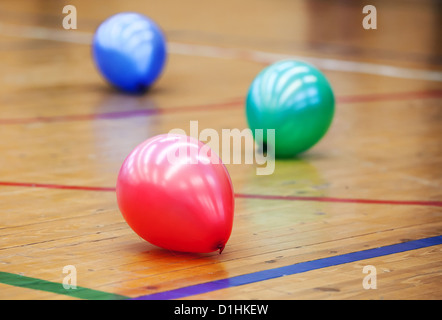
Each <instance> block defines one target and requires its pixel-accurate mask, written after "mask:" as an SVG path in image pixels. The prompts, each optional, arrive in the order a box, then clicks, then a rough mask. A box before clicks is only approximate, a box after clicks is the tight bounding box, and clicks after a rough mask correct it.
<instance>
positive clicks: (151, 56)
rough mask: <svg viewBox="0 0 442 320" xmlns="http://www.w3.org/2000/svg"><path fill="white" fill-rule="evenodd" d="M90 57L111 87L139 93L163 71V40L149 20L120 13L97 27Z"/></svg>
mask: <svg viewBox="0 0 442 320" xmlns="http://www.w3.org/2000/svg"><path fill="white" fill-rule="evenodd" d="M92 55H93V59H94V62H95V65H96V67H97V69H98V70H99V71H100V73H101V75H102V76H103V77H104V78H105V79H106V80H107V81H108V82H109V83H110V84H111V85H113V86H115V87H117V88H118V89H120V90H122V91H125V92H129V93H142V92H145V91H146V90H147V89H148V88H149V87H150V86H151V85H152V84H153V83H154V82H155V81H156V80H157V79H158V78H159V76H160V75H161V73H162V71H163V69H164V66H165V62H166V58H167V49H166V39H165V36H164V34H163V32H162V30H161V28H160V27H159V26H158V25H157V24H156V23H155V22H154V21H153V20H152V19H150V18H149V17H146V16H144V15H142V14H139V13H135V12H122V13H118V14H115V15H113V16H111V17H109V18H108V19H106V20H105V21H104V22H103V23H102V24H101V25H100V26H99V27H98V29H97V30H96V32H95V35H94V38H93V43H92Z"/></svg>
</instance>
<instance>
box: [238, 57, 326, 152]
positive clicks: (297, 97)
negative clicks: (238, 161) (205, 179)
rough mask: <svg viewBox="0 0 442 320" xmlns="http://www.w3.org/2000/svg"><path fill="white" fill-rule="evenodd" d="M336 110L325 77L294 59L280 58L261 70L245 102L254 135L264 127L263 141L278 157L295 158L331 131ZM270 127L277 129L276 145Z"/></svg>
mask: <svg viewBox="0 0 442 320" xmlns="http://www.w3.org/2000/svg"><path fill="white" fill-rule="evenodd" d="M334 109H335V99H334V95H333V91H332V88H331V86H330V84H329V82H328V80H327V79H326V77H325V76H324V75H323V74H322V73H321V72H320V71H319V70H318V69H316V68H315V67H313V66H311V65H309V64H307V63H304V62H300V61H295V60H283V61H279V62H277V63H274V64H272V65H270V66H268V67H266V68H265V69H264V70H262V71H261V72H260V73H259V74H258V75H257V76H256V78H255V79H254V80H253V82H252V84H251V86H250V88H249V92H248V95H247V101H246V115H247V121H248V124H249V127H250V129H251V130H252V132H253V133H254V134H255V130H256V129H263V130H264V131H263V133H264V135H263V140H264V143H267V148H273V151H274V152H275V156H276V157H293V156H295V155H296V154H299V153H301V152H304V151H306V150H308V149H309V148H311V147H312V146H313V145H315V144H316V143H317V142H318V141H319V140H320V139H321V138H322V137H323V136H324V135H325V133H326V132H327V131H328V128H329V127H330V124H331V122H332V119H333V115H334ZM267 129H275V139H274V140H275V145H271V141H270V139H267ZM255 139H256V136H255ZM267 140H269V141H267ZM257 142H258V143H261V141H257Z"/></svg>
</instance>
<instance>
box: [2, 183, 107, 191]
mask: <svg viewBox="0 0 442 320" xmlns="http://www.w3.org/2000/svg"><path fill="white" fill-rule="evenodd" d="M0 186H6V187H30V188H47V189H67V190H83V191H115V188H110V187H88V186H67V185H61V184H46V183H32V182H7V181H0Z"/></svg>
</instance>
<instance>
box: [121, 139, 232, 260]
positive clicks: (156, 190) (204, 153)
mask: <svg viewBox="0 0 442 320" xmlns="http://www.w3.org/2000/svg"><path fill="white" fill-rule="evenodd" d="M180 150H181V151H180ZM180 152H181V153H180ZM117 201H118V205H119V208H120V211H121V213H122V214H123V217H124V218H125V220H126V222H127V223H128V224H129V226H130V227H131V228H132V229H133V230H134V231H135V232H136V233H137V234H138V235H139V236H140V237H142V238H143V239H145V240H146V241H148V242H150V243H152V244H154V245H156V246H159V247H162V248H165V249H169V250H174V251H184V252H199V253H205V252H212V251H216V250H220V252H221V251H222V250H223V248H224V246H225V245H226V243H227V241H228V239H229V237H230V234H231V231H232V225H233V211H234V196H233V187H232V183H231V180H230V176H229V173H228V171H227V169H226V168H225V166H224V164H223V163H222V162H221V160H220V159H219V157H218V156H217V155H216V154H215V153H213V152H212V151H211V150H210V149H209V148H208V146H206V145H204V144H203V143H201V142H200V141H198V140H196V139H194V138H191V137H187V136H183V135H171V134H163V135H158V136H155V137H153V138H150V139H148V140H146V141H145V142H143V143H141V144H140V145H139V146H137V147H136V148H135V149H134V150H133V151H132V152H131V153H130V154H129V156H128V157H127V158H126V159H125V161H124V163H123V165H122V167H121V169H120V172H119V175H118V180H117Z"/></svg>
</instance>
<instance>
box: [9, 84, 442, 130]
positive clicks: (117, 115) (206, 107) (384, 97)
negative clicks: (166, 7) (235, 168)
mask: <svg viewBox="0 0 442 320" xmlns="http://www.w3.org/2000/svg"><path fill="white" fill-rule="evenodd" d="M441 97H442V90H428V91H413V92H390V93H378V94H362V95H348V96H340V97H336V101H337V103H338V104H346V103H363V102H376V101H396V100H411V99H434V98H441ZM244 103H245V101H244V99H243V98H236V99H231V100H230V101H225V102H219V103H211V104H202V105H193V106H184V107H173V108H163V109H137V110H124V111H113V112H103V113H95V114H77V115H60V116H48V117H30V118H9V119H0V124H2V125H16V124H31V123H39V122H45V123H52V122H70V121H91V120H108V119H124V118H130V117H141V116H146V117H149V116H155V115H167V114H176V113H186V112H196V111H215V110H226V108H240V107H241V108H244Z"/></svg>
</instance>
